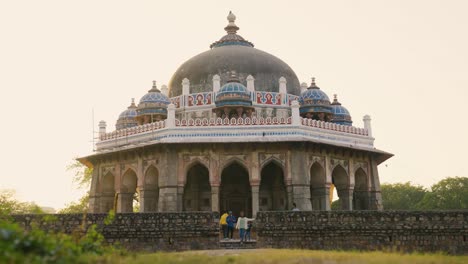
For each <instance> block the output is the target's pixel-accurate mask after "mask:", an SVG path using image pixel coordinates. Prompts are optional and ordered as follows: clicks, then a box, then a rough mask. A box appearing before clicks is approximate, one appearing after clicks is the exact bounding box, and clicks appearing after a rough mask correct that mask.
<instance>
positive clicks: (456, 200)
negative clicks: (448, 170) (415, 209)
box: [421, 177, 468, 210]
mask: <svg viewBox="0 0 468 264" xmlns="http://www.w3.org/2000/svg"><path fill="white" fill-rule="evenodd" d="M421 208H422V209H426V210H431V209H432V210H450V209H468V178H467V177H447V178H445V179H443V180H441V181H439V182H438V183H436V184H434V185H432V186H431V192H428V193H427V194H426V195H425V196H424V199H423V201H422V203H421Z"/></svg>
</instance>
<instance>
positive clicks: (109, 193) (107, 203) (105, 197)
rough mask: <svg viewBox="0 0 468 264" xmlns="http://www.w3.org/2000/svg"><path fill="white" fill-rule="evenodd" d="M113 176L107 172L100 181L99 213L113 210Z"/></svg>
mask: <svg viewBox="0 0 468 264" xmlns="http://www.w3.org/2000/svg"><path fill="white" fill-rule="evenodd" d="M114 179H115V178H114V175H112V173H110V172H108V173H106V174H105V175H104V176H103V177H102V179H101V198H100V199H101V201H100V205H99V211H100V212H101V213H107V212H109V211H110V210H112V209H113V208H114V197H115V180H114Z"/></svg>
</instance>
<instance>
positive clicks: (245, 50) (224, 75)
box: [169, 13, 301, 97]
mask: <svg viewBox="0 0 468 264" xmlns="http://www.w3.org/2000/svg"><path fill="white" fill-rule="evenodd" d="M235 18H236V17H235V16H234V14H232V13H229V15H228V21H229V24H228V26H227V27H225V28H224V29H225V30H226V31H227V33H228V34H227V35H225V36H224V37H222V38H221V39H220V40H219V41H216V42H215V43H213V44H212V45H211V46H210V47H211V49H210V50H208V51H205V52H203V53H201V54H198V55H197V56H195V57H193V58H191V59H189V60H188V61H186V62H185V63H183V64H182V65H181V66H180V67H179V68H178V69H177V71H176V72H175V73H174V75H173V76H172V78H171V80H170V82H169V96H170V97H174V96H178V95H181V94H182V80H183V79H184V78H187V79H189V81H190V93H197V92H210V91H212V90H213V76H214V75H216V74H217V75H219V76H220V77H221V84H224V83H226V82H227V81H228V80H229V78H230V77H231V72H232V71H235V72H236V73H237V76H238V78H239V80H240V82H241V83H243V84H246V79H247V76H249V75H252V76H253V77H254V78H255V90H257V91H270V92H279V78H281V77H284V78H286V81H287V84H286V86H287V92H288V93H291V94H295V95H299V94H300V90H301V89H300V84H299V80H298V79H297V76H296V74H295V73H294V71H293V70H292V69H291V67H289V65H288V64H286V63H285V62H284V61H282V60H280V59H279V58H277V57H275V56H273V55H271V54H269V53H266V52H264V51H261V50H258V49H256V48H254V47H253V44H252V43H250V42H248V41H246V40H244V38H242V37H241V36H239V35H237V34H236V32H237V30H238V29H239V28H238V27H237V26H236V24H234V21H235Z"/></svg>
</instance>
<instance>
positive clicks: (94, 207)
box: [88, 166, 100, 213]
mask: <svg viewBox="0 0 468 264" xmlns="http://www.w3.org/2000/svg"><path fill="white" fill-rule="evenodd" d="M98 172H99V166H95V167H94V168H93V174H92V176H91V189H90V192H89V205H88V213H100V208H99V207H100V206H99V202H100V201H99V200H100V195H99V194H98V188H97V181H98V177H99V174H98Z"/></svg>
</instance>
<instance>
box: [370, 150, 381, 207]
mask: <svg viewBox="0 0 468 264" xmlns="http://www.w3.org/2000/svg"><path fill="white" fill-rule="evenodd" d="M370 170H371V175H370V176H371V177H370V179H371V188H370V189H371V191H370V193H369V206H368V208H369V209H370V210H379V211H381V210H383V205H382V194H381V192H380V180H379V171H378V170H377V162H376V161H375V159H374V158H373V157H372V158H371V159H370Z"/></svg>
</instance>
